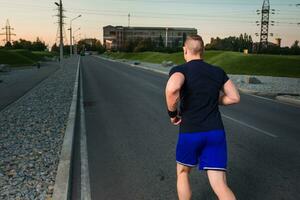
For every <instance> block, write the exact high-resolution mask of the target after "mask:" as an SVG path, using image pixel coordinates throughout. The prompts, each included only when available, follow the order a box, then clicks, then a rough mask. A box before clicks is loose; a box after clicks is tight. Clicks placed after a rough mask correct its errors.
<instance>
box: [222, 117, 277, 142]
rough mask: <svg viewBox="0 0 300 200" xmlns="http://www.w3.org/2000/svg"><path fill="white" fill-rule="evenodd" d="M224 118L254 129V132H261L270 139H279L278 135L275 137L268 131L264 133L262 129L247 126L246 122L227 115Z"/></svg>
mask: <svg viewBox="0 0 300 200" xmlns="http://www.w3.org/2000/svg"><path fill="white" fill-rule="evenodd" d="M222 116H223V117H225V118H227V119H230V120H231V121H234V122H236V123H239V124H241V125H243V126H246V127H248V128H251V129H253V130H255V131H257V132H260V133H262V134H264V135H267V136H270V137H273V138H277V137H278V136H277V135H274V134H272V133H270V132H268V131H264V130H262V129H260V128H256V127H255V126H252V125H250V124H247V123H245V122H242V121H240V120H237V119H234V118H232V117H229V116H227V115H224V114H222Z"/></svg>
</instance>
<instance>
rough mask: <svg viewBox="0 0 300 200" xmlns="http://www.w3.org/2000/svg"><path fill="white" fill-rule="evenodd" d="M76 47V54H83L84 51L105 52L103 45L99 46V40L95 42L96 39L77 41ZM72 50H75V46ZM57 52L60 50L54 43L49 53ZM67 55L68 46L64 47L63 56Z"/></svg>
mask: <svg viewBox="0 0 300 200" xmlns="http://www.w3.org/2000/svg"><path fill="white" fill-rule="evenodd" d="M76 45H77V53H84V52H86V51H95V52H98V53H99V54H101V53H104V52H105V51H106V50H105V48H104V47H103V45H102V44H101V42H100V40H97V39H96V38H87V39H82V40H79V41H78V43H77V44H76ZM73 49H74V50H75V45H73ZM59 51H60V48H59V46H58V45H57V44H56V43H55V44H54V45H53V46H52V47H51V52H59ZM68 53H70V45H65V46H64V54H68Z"/></svg>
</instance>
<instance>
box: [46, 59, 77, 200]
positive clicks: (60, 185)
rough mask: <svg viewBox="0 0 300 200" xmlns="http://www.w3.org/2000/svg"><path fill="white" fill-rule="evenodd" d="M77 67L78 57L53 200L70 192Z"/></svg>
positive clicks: (65, 198) (61, 199)
mask: <svg viewBox="0 0 300 200" xmlns="http://www.w3.org/2000/svg"><path fill="white" fill-rule="evenodd" d="M79 67H80V57H79V60H78V67H77V73H76V80H75V85H74V90H73V98H72V103H71V106H70V112H69V117H68V122H67V127H66V130H65V135H64V141H63V146H62V150H61V154H60V159H59V164H58V169H57V174H56V178H55V185H54V191H53V196H52V199H53V200H67V199H69V195H70V194H69V192H70V185H71V184H70V176H71V162H72V154H73V140H74V131H75V120H76V112H77V101H78V92H79V90H78V87H79Z"/></svg>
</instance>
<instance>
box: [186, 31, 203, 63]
mask: <svg viewBox="0 0 300 200" xmlns="http://www.w3.org/2000/svg"><path fill="white" fill-rule="evenodd" d="M203 53H204V42H203V40H202V37H201V36H199V35H190V36H188V37H187V38H186V41H185V43H184V47H183V54H184V59H185V60H186V61H187V62H189V61H191V60H194V59H202V57H203Z"/></svg>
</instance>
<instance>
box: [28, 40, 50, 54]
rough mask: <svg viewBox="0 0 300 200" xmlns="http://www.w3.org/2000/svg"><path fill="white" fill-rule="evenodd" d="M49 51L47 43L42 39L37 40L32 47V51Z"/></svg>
mask: <svg viewBox="0 0 300 200" xmlns="http://www.w3.org/2000/svg"><path fill="white" fill-rule="evenodd" d="M46 49H47V45H46V44H45V42H43V41H41V40H40V38H37V39H36V41H34V42H33V43H32V45H31V49H30V50H32V51H45V50H46Z"/></svg>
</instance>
